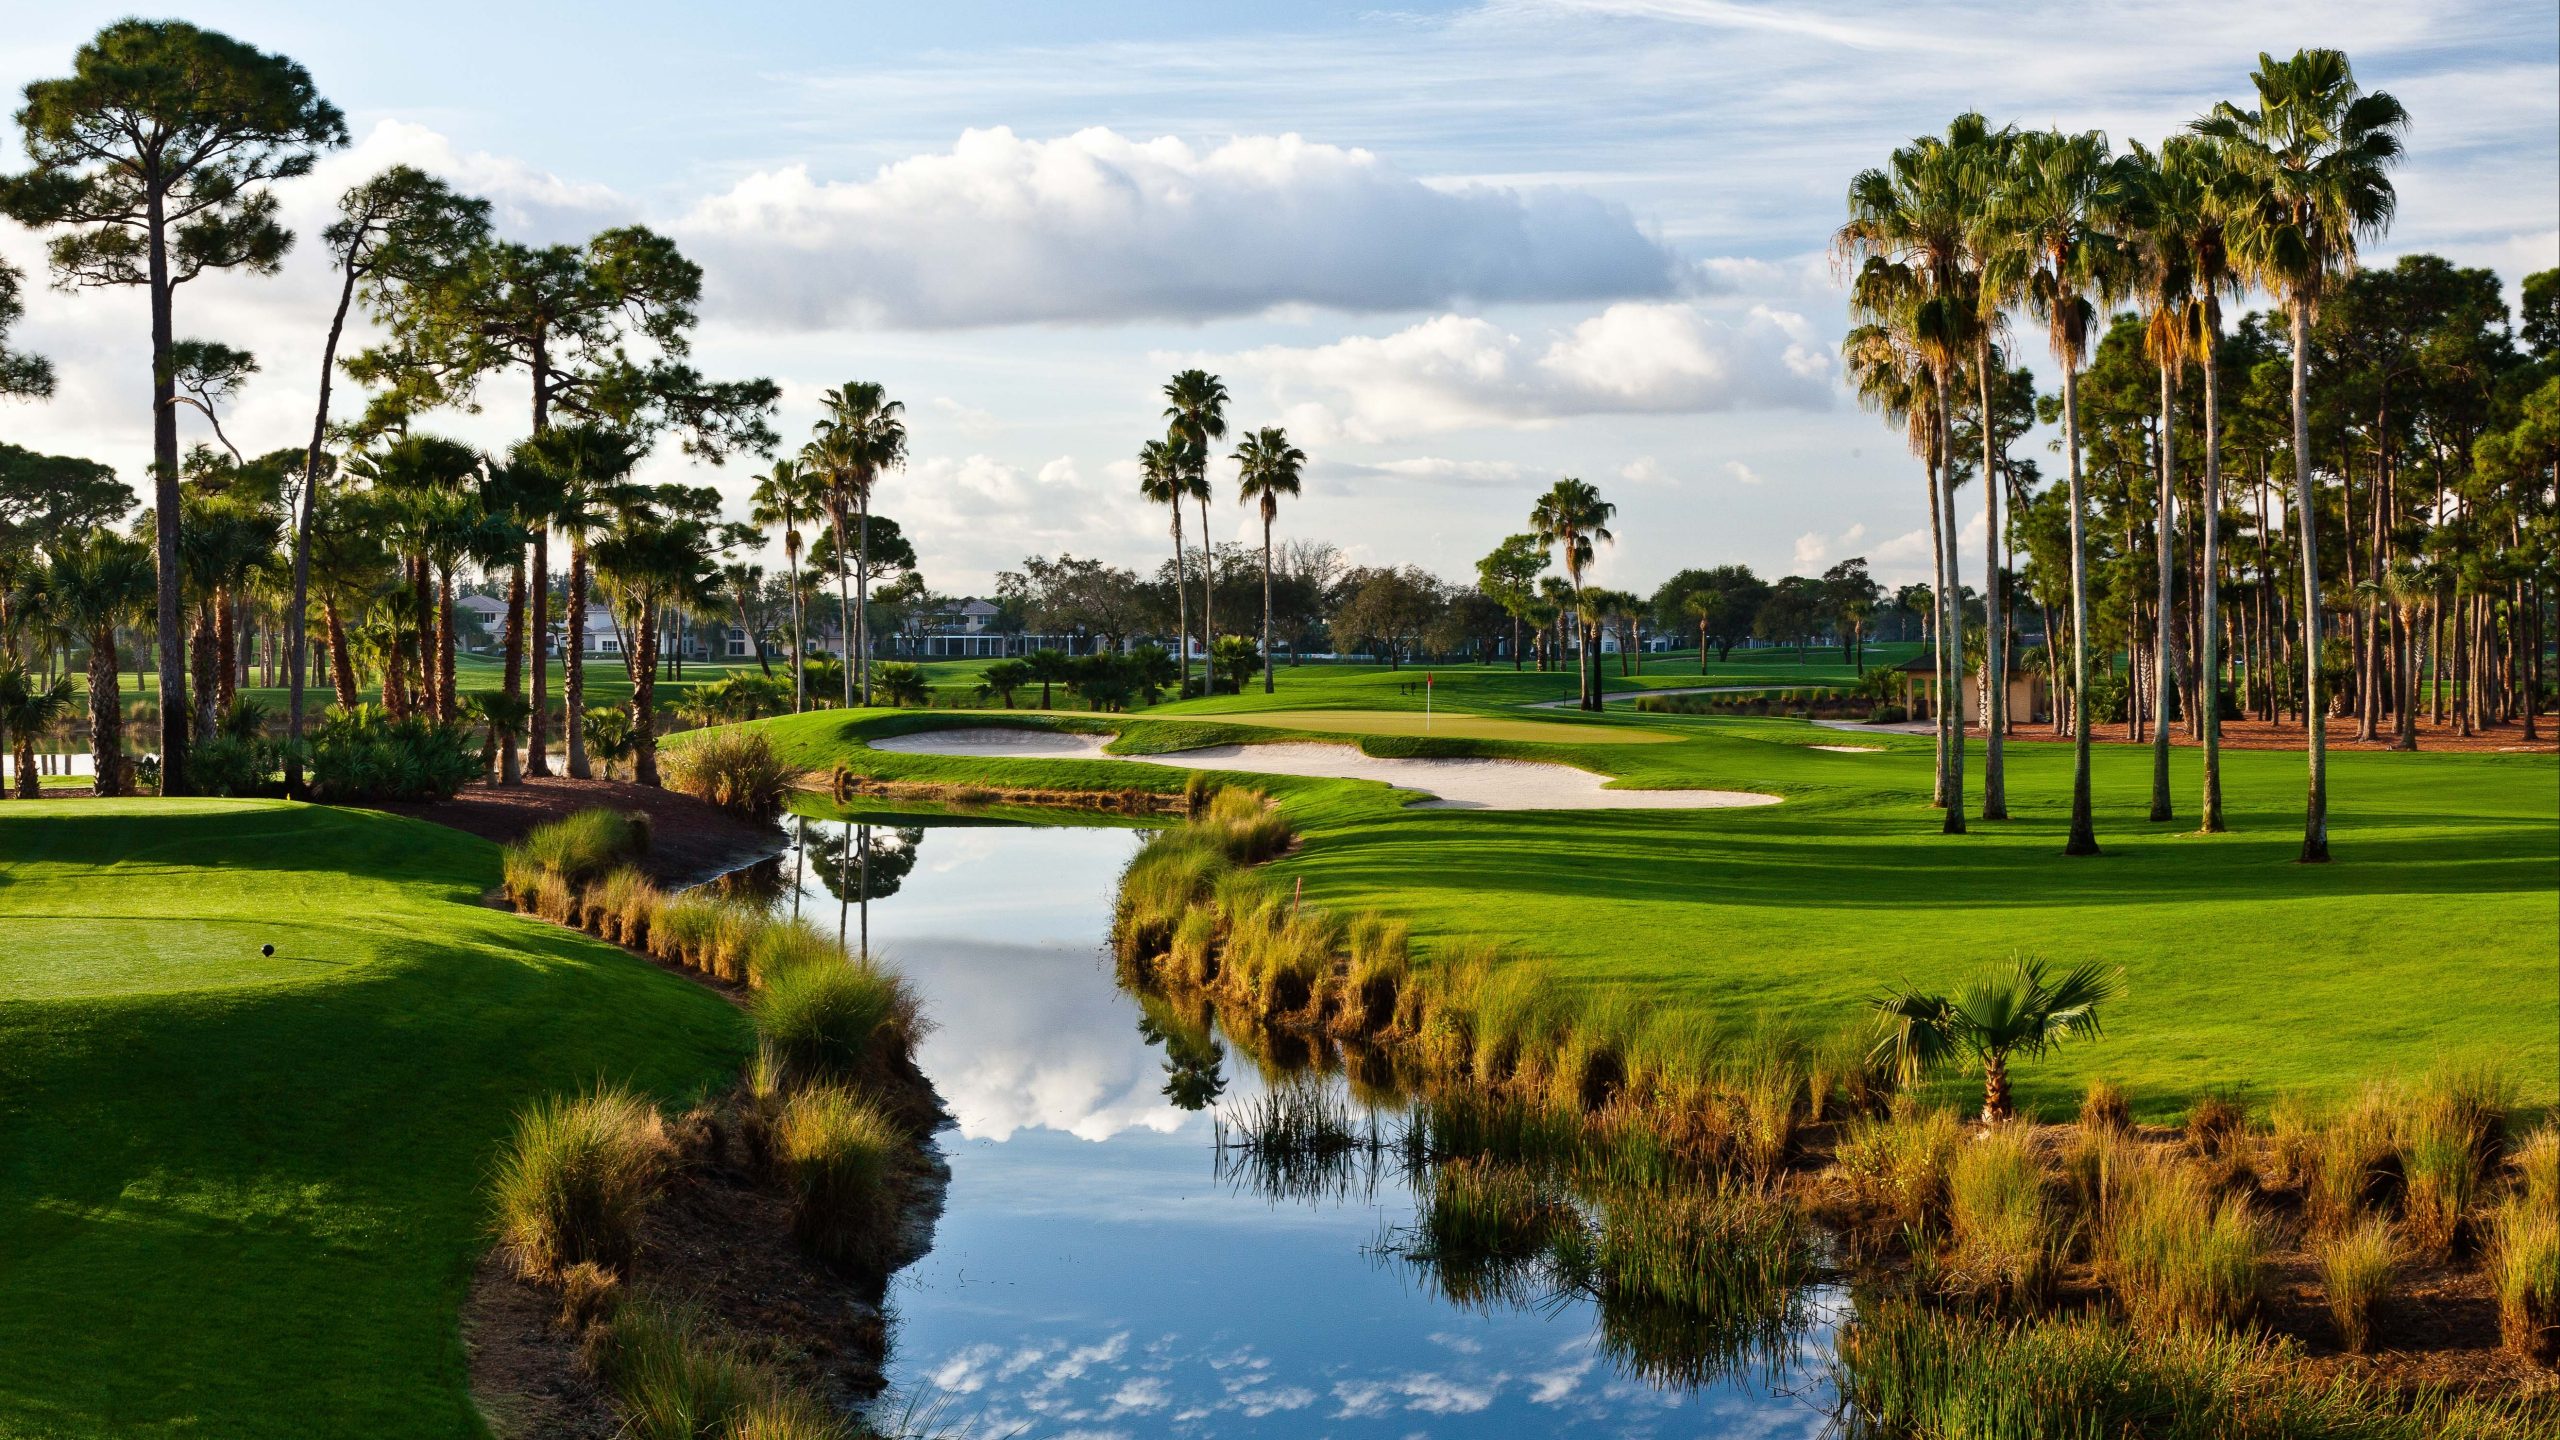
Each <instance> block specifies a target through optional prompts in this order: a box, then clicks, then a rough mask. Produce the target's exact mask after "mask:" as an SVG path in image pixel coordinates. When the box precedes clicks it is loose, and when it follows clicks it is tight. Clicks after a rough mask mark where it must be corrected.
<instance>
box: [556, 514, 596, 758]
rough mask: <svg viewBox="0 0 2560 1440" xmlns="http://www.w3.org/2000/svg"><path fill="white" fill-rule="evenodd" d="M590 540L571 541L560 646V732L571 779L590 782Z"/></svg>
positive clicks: (580, 537) (579, 537)
mask: <svg viewBox="0 0 2560 1440" xmlns="http://www.w3.org/2000/svg"><path fill="white" fill-rule="evenodd" d="M588 583H589V572H588V570H587V538H586V536H585V535H584V534H575V535H572V536H570V538H569V598H568V601H567V604H568V611H569V613H568V614H566V615H564V616H562V617H561V623H562V624H564V625H566V626H567V627H568V629H567V632H566V638H564V639H563V640H562V641H561V643H560V708H561V710H562V712H563V713H562V715H561V724H560V729H561V732H562V738H563V739H564V740H565V741H566V742H567V743H568V746H569V778H570V779H572V780H589V779H593V778H594V776H595V770H594V767H593V766H592V765H590V764H589V763H588V761H587V727H586V724H585V720H586V714H587V586H588Z"/></svg>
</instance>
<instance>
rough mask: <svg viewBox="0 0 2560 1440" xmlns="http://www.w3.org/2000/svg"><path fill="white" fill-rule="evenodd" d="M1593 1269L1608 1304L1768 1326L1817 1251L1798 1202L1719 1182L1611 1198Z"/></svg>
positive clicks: (1790, 1302)
mask: <svg viewBox="0 0 2560 1440" xmlns="http://www.w3.org/2000/svg"><path fill="white" fill-rule="evenodd" d="M1592 1263H1593V1265H1594V1268H1595V1272H1596V1277H1597V1279H1598V1281H1599V1284H1600V1287H1601V1290H1602V1293H1603V1294H1604V1295H1605V1296H1608V1297H1611V1298H1616V1299H1634V1300H1638V1301H1654V1302H1658V1303H1662V1304H1668V1305H1675V1306H1678V1307H1680V1308H1682V1309H1684V1310H1687V1311H1690V1312H1691V1313H1693V1314H1698V1315H1701V1316H1707V1317H1714V1318H1718V1319H1725V1320H1737V1321H1739V1320H1750V1319H1759V1320H1765V1321H1772V1322H1774V1321H1776V1320H1778V1319H1780V1318H1781V1317H1783V1316H1785V1315H1786V1314H1788V1313H1790V1312H1791V1311H1792V1310H1793V1308H1794V1307H1795V1305H1796V1304H1797V1302H1798V1301H1799V1300H1800V1299H1801V1297H1802V1293H1803V1290H1804V1287H1805V1286H1806V1285H1807V1284H1808V1283H1810V1282H1811V1280H1812V1278H1813V1275H1814V1271H1815V1264H1816V1255H1815V1249H1814V1243H1813V1233H1812V1230H1811V1228H1810V1226H1809V1224H1808V1222H1807V1221H1806V1220H1805V1218H1804V1214H1803V1212H1802V1211H1801V1210H1799V1209H1798V1208H1797V1207H1796V1206H1794V1205H1792V1204H1790V1203H1788V1202H1787V1201H1786V1200H1785V1199H1783V1198H1781V1197H1778V1196H1775V1195H1771V1194H1768V1193H1765V1192H1763V1191H1760V1190H1756V1189H1752V1188H1750V1187H1747V1186H1741V1185H1719V1186H1716V1187H1714V1188H1712V1189H1694V1188H1693V1189H1679V1190H1654V1189H1640V1190H1630V1191H1626V1192H1624V1193H1622V1194H1620V1195H1617V1196H1615V1197H1612V1198H1611V1199H1610V1200H1609V1201H1608V1202H1607V1203H1606V1204H1605V1205H1604V1206H1603V1210H1602V1219H1601V1225H1600V1240H1599V1244H1598V1246H1597V1247H1596V1249H1595V1251H1594V1254H1593V1257H1592Z"/></svg>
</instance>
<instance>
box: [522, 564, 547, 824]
mask: <svg viewBox="0 0 2560 1440" xmlns="http://www.w3.org/2000/svg"><path fill="white" fill-rule="evenodd" d="M531 583H532V600H533V635H532V637H531V638H532V642H533V643H532V645H531V647H530V648H531V650H532V652H533V714H532V715H531V717H530V718H529V719H528V721H527V728H526V730H525V763H524V773H526V774H527V775H549V774H550V773H551V741H550V724H551V715H550V709H551V705H550V700H551V696H550V689H551V685H550V676H551V529H550V527H549V526H547V525H536V526H535V527H533V578H532V582H531Z"/></svg>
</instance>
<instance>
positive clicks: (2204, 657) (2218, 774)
mask: <svg viewBox="0 0 2560 1440" xmlns="http://www.w3.org/2000/svg"><path fill="white" fill-rule="evenodd" d="M2207 318H2209V319H2210V318H2211V312H2207ZM2221 338H2222V335H2221V325H2220V322H2218V321H2216V322H2215V323H2214V324H2213V325H2212V326H2211V327H2209V328H2208V329H2207V331H2206V334H2205V361H2204V540H2203V545H2204V571H2203V577H2202V578H2203V583H2204V591H2203V598H2202V600H2200V601H2199V602H2198V604H2197V606H2196V609H2197V611H2198V613H2199V615H2200V616H2201V618H2202V622H2203V623H2202V624H2201V626H2200V627H2199V628H2198V634H2197V645H2198V648H2199V650H2200V654H2199V656H2198V658H2197V661H2196V673H2197V680H2196V738H2197V740H2198V742H2199V743H2201V744H2202V745H2203V747H2204V798H2203V801H2202V805H2201V809H2202V814H2201V816H2200V817H2199V819H2198V822H2197V825H2196V828H2197V830H2198V831H2199V832H2200V833H2202V834H2206V835H2219V834H2221V833H2222V831H2223V828H2224V827H2223V823H2222V635H2221V630H2222V385H2221V381H2220V379H2219V378H2218V367H2217V366H2216V365H2215V363H2214V362H2215V360H2216V359H2217V358H2218V357H2217V355H2216V353H2215V352H2216V351H2217V350H2218V349H2219V345H2218V344H2217V342H2219V341H2220V340H2221Z"/></svg>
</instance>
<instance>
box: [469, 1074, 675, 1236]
mask: <svg viewBox="0 0 2560 1440" xmlns="http://www.w3.org/2000/svg"><path fill="white" fill-rule="evenodd" d="M667 1159H668V1146H667V1138H666V1126H665V1123H664V1122H663V1121H662V1120H661V1119H660V1118H659V1115H658V1111H657V1108H656V1107H655V1106H653V1105H651V1104H649V1103H648V1102H647V1101H645V1100H642V1099H640V1098H639V1097H638V1096H636V1095H633V1094H632V1093H631V1092H629V1091H627V1090H621V1089H612V1088H599V1089H598V1090H596V1091H595V1092H594V1093H592V1094H588V1095H578V1096H569V1097H562V1098H553V1099H549V1100H543V1101H538V1102H536V1103H535V1104H534V1105H533V1107H532V1108H531V1109H529V1110H527V1111H525V1113H524V1114H522V1115H521V1116H519V1117H517V1120H516V1130H515V1136H514V1138H513V1139H512V1140H511V1141H510V1142H509V1143H508V1146H507V1149H506V1151H505V1152H504V1153H503V1154H502V1155H501V1156H500V1158H499V1162H498V1171H497V1176H496V1179H495V1181H494V1182H493V1184H492V1186H491V1190H492V1195H493V1198H494V1202H495V1206H496V1210H497V1226H498V1234H499V1237H500V1238H501V1239H502V1240H504V1241H505V1242H506V1244H507V1245H508V1246H509V1248H510V1249H511V1250H512V1251H513V1252H514V1254H515V1258H516V1263H517V1265H518V1267H519V1268H521V1269H522V1270H523V1272H524V1273H525V1274H526V1275H528V1276H536V1277H549V1276H554V1275H558V1274H559V1273H560V1272H561V1271H562V1270H563V1269H565V1268H567V1267H569V1266H572V1265H577V1264H582V1263H584V1264H594V1265H598V1266H601V1267H604V1268H606V1269H611V1270H618V1269H620V1268H621V1267H622V1266H623V1265H625V1264H627V1263H628V1262H629V1260H630V1258H631V1252H632V1248H633V1246H634V1244H635V1243H636V1242H637V1240H638V1237H639V1230H640V1218H641V1215H642V1214H643V1212H644V1211H645V1210H646V1209H647V1206H648V1203H649V1201H650V1199H651V1198H652V1197H653V1196H655V1195H656V1194H657V1191H658V1186H659V1183H660V1181H661V1180H662V1179H663V1178H664V1176H665V1172H666V1165H667Z"/></svg>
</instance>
